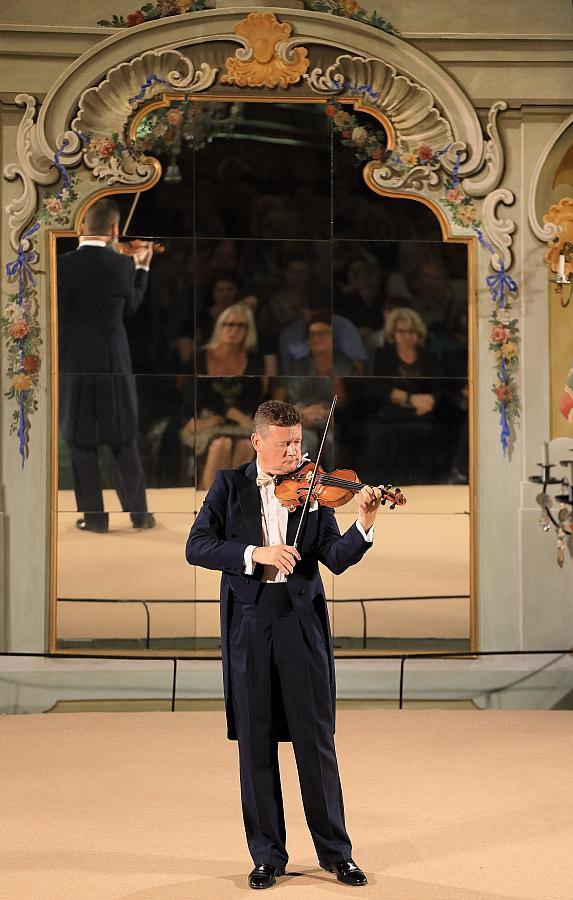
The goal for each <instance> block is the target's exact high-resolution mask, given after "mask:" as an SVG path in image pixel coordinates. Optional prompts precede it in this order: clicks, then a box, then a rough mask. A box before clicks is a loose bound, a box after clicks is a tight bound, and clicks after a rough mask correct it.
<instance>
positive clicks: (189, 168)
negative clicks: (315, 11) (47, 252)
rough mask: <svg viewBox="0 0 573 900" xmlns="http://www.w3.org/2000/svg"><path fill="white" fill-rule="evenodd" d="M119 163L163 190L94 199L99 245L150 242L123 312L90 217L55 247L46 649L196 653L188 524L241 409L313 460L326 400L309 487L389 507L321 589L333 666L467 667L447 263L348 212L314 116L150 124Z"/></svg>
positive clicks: (191, 111) (334, 160)
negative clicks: (267, 404)
mask: <svg viewBox="0 0 573 900" xmlns="http://www.w3.org/2000/svg"><path fill="white" fill-rule="evenodd" d="M356 115H357V116H358V117H359V120H361V121H362V119H363V120H364V121H366V118H367V117H366V114H365V113H356ZM369 121H370V122H372V121H373V120H372V119H371V118H370V119H369ZM137 140H138V141H139V142H140V143H141V145H142V146H143V147H145V148H147V150H148V151H149V153H151V154H153V155H154V156H156V157H157V158H158V159H160V161H161V163H162V175H161V178H160V179H159V181H158V183H157V184H156V185H155V186H154V187H153V188H152V189H150V190H148V191H145V192H143V193H141V195H138V196H136V195H133V194H127V193H122V194H118V195H117V196H115V197H113V198H112V199H114V200H115V201H116V203H117V204H118V206H119V210H120V214H121V218H120V223H119V231H120V232H125V235H124V237H122V238H121V239H120V246H121V243H122V242H123V241H124V238H125V239H127V238H129V239H133V240H136V239H145V240H147V239H153V240H154V242H156V246H155V252H154V254H153V257H152V258H151V261H150V264H149V272H146V264H145V260H144V261H143V262H142V254H141V252H140V251H138V250H137V248H135V256H132V258H131V259H126V261H125V267H126V277H127V276H128V275H129V277H130V278H131V279H132V281H133V282H134V283H136V284H137V289H136V291H135V295H134V299H133V300H132V302H131V303H126V302H124V301H122V302H121V303H120V304H119V305H118V303H117V302H116V301H117V298H114V297H113V296H111V295H110V290H111V288H109V286H108V282H107V281H106V278H107V277H108V276H107V274H106V266H105V262H104V260H103V257H102V252H103V253H104V255H105V254H107V253H109V252H111V251H110V250H109V249H104V248H101V247H99V246H98V236H99V231H98V227H99V226H98V223H97V221H96V222H95V224H94V223H93V222H92V224H91V226H90V227H86V223H88V222H89V221H90V213H89V210H88V211H87V213H86V217H85V219H84V231H86V233H87V234H86V236H87V238H88V240H87V243H86V242H85V241H84V242H82V246H81V248H79V249H78V237H77V236H73V235H70V234H67V235H64V236H59V237H57V238H54V240H55V241H56V253H55V254H54V256H55V259H56V267H57V272H56V273H55V275H56V276H57V280H58V286H59V288H58V301H57V302H58V310H57V313H58V339H59V359H58V373H59V374H58V378H59V391H58V394H59V411H58V421H57V422H54V427H57V428H58V483H57V510H58V536H57V579H56V597H55V598H54V603H53V612H54V614H55V615H56V617H57V619H56V621H57V648H58V649H70V650H78V649H90V650H98V651H101V650H103V651H107V650H109V651H110V652H114V651H115V652H118V651H120V650H121V651H126V650H138V651H139V650H143V649H149V650H152V651H154V652H157V651H166V652H167V651H169V652H172V651H177V652H184V653H185V652H189V653H190V654H201V653H204V654H213V653H216V652H217V651H218V647H219V622H218V580H219V579H218V575H217V573H212V572H207V571H205V570H199V569H197V570H195V569H193V568H191V567H189V566H188V565H187V563H186V562H185V559H184V552H183V551H184V544H185V539H186V536H187V533H188V530H189V527H190V525H191V523H192V521H193V518H194V516H195V515H196V512H197V510H198V509H199V508H200V505H201V502H202V499H203V497H204V496H205V492H206V490H207V489H208V488H209V485H210V484H211V482H212V480H213V477H214V474H215V472H216V471H217V469H218V468H220V467H228V466H233V465H237V464H238V463H240V462H243V461H246V460H248V459H250V458H251V454H252V449H251V445H250V441H249V435H250V430H251V429H250V422H251V418H252V415H253V412H254V410H255V409H256V407H257V405H258V404H259V402H261V400H262V399H265V398H270V397H275V398H281V399H288V400H290V401H292V402H293V403H295V404H296V405H297V406H298V407H299V408H300V409H301V411H302V413H303V418H304V423H305V431H304V434H305V448H304V449H306V450H307V451H308V452H309V454H311V455H312V454H313V453H314V452H315V451H316V448H317V444H318V441H319V437H320V435H321V432H322V428H323V425H324V422H325V419H326V414H327V411H328V408H329V406H330V403H331V400H332V397H333V394H334V392H336V393H337V395H338V404H337V409H336V414H335V421H334V427H333V428H332V431H331V433H330V435H329V438H328V442H327V445H326V450H325V458H324V463H325V467H326V468H328V469H330V468H334V467H338V468H351V469H355V470H356V471H357V472H358V474H359V476H360V477H361V479H362V480H364V481H369V482H371V483H374V484H378V483H382V482H383V483H385V484H392V485H398V486H400V487H401V488H402V489H403V491H404V493H405V494H406V496H407V501H408V502H407V505H406V507H404V508H402V509H397V510H395V511H394V512H390V511H386V512H385V513H384V514H383V515H382V516H381V518H380V520H379V523H378V524H377V526H376V536H375V546H374V549H373V550H372V552H370V553H369V554H368V556H367V557H366V558H365V559H364V560H363V562H362V563H361V565H360V567H359V568H358V569H355V570H353V572H352V573H349V574H348V575H344V576H341V577H338V578H333V577H332V576H331V575H329V574H328V573H326V572H324V573H323V577H324V581H325V585H326V588H327V593H328V600H329V601H330V614H331V619H332V627H333V634H334V642H335V647H336V651H337V652H338V653H339V654H341V655H343V654H359V653H365V652H366V653H373V652H380V653H384V652H394V651H400V650H413V649H420V650H444V649H451V650H460V649H469V648H470V646H471V637H472V626H471V623H472V603H471V597H470V594H471V589H470V585H471V583H472V575H471V572H472V559H471V552H470V551H471V543H472V517H471V492H470V485H469V477H468V475H469V468H470V467H469V459H470V457H471V446H470V440H469V437H468V435H469V433H470V428H469V414H468V409H469V407H470V403H471V397H470V390H469V385H470V379H469V377H468V372H469V369H470V348H469V342H468V329H469V328H471V310H472V309H473V307H472V304H471V303H470V300H469V298H470V297H471V285H470V284H469V283H468V245H467V244H466V243H465V242H459V241H458V242H446V241H444V240H443V236H442V231H441V228H440V222H439V219H438V217H437V215H436V214H435V213H434V211H433V210H432V209H430V208H428V206H427V205H425V204H423V203H419V202H416V201H414V200H412V199H406V198H404V199H401V198H395V197H392V198H390V197H385V196H381V195H380V194H379V193H376V192H374V191H373V190H371V189H370V188H369V187H368V185H367V184H366V182H365V179H364V177H363V172H362V168H363V167H362V166H361V165H360V164H359V163H357V160H356V158H355V154H354V149H353V148H352V146H347V144H349V143H350V142H348V141H344V140H342V141H341V140H340V137H339V134H338V133H337V132H336V130H335V129H334V128H333V124H332V120H331V118H329V117H328V116H326V115H325V107H324V104H323V103H318V102H317V103H308V102H307V103H296V102H293V103H290V102H275V103H272V104H270V103H259V102H251V101H247V102H242V101H241V102H239V101H236V102H225V103H223V102H208V101H200V102H197V101H193V102H192V103H190V102H187V103H185V102H183V103H182V102H180V101H173V102H171V104H170V105H164V106H162V107H159V108H157V109H155V110H154V111H153V112H151V113H149V112H148V113H147V114H146V116H145V118H143V119H141V120H140V122H139V124H138V126H137ZM134 197H135V199H134ZM94 209H95V207H94ZM126 225H127V227H126ZM99 230H101V228H100V229H99ZM94 238H95V243H94ZM133 249H134V248H133V247H132V248H131V250H132V251H133ZM82 254H83V256H81V255H82ZM86 254H88V255H89V256H90V264H89V266H86V256H85V255H86ZM80 257H81V259H80ZM78 259H80V263H81V264H80V263H79V262H78ZM129 267H131V268H129ZM135 267H137V268H136V271H135V272H134V271H133V269H134V268H135ZM128 269H129V272H128ZM86 273H88V274H86ZM106 292H107V293H106ZM111 293H113V291H111ZM112 345H113V346H112ZM110 347H112V349H110ZM112 357H113V358H112ZM354 517H355V506H354V502H352V503H351V504H349V505H348V506H345V507H341V508H340V509H339V510H337V518H338V521H339V524H340V527H341V529H346V528H347V527H348V526H349V525H350V524H351V523H352V521H353V520H354Z"/></svg>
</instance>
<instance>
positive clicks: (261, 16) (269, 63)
mask: <svg viewBox="0 0 573 900" xmlns="http://www.w3.org/2000/svg"><path fill="white" fill-rule="evenodd" d="M235 33H236V34H238V35H239V36H240V37H242V38H244V42H245V45H244V47H242V48H239V49H238V50H236V51H235V55H234V56H232V57H229V59H227V62H226V72H225V74H224V75H222V76H221V83H222V84H235V85H236V86H237V87H265V88H269V89H272V88H276V87H280V88H283V89H284V88H287V87H288V86H289V85H291V84H296V83H297V82H298V81H300V79H301V77H302V76H303V75H304V74H305V73H306V71H307V69H308V50H307V49H306V48H305V47H292V46H289V42H288V38H289V37H290V35H291V33H292V25H290V24H289V23H288V22H279V21H278V20H277V18H276V17H275V16H274V15H273V13H251V14H250V15H248V16H247V18H246V19H243V21H242V22H239V23H238V24H237V25H236V26H235Z"/></svg>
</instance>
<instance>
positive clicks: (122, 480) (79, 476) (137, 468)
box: [70, 441, 147, 526]
mask: <svg viewBox="0 0 573 900" xmlns="http://www.w3.org/2000/svg"><path fill="white" fill-rule="evenodd" d="M108 451H109V453H108V455H109V460H110V464H111V470H112V476H113V483H114V486H115V490H116V492H117V495H118V497H119V500H120V503H121V508H122V509H123V511H124V512H129V513H131V521H132V522H133V524H134V525H136V524H140V523H141V522H142V521H143V520H144V519H145V516H146V512H147V500H146V497H145V477H144V474H143V466H142V465H141V459H140V457H139V450H138V449H137V444H136V443H135V441H133V443H131V444H125V445H119V446H116V447H109V448H108ZM70 453H71V458H72V472H73V477H74V491H75V494H76V503H77V507H78V510H79V512H83V513H84V518H85V519H86V522H88V523H90V524H93V525H96V524H99V525H102V526H105V525H107V521H108V514H107V513H106V512H104V511H103V494H102V484H101V475H100V470H99V464H98V451H97V447H79V446H78V445H77V444H70Z"/></svg>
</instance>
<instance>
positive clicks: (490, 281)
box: [485, 263, 517, 309]
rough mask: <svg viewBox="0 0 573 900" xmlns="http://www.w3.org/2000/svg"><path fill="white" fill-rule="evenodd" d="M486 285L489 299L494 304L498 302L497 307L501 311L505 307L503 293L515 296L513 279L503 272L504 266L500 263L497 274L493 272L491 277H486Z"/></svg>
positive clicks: (515, 287)
mask: <svg viewBox="0 0 573 900" xmlns="http://www.w3.org/2000/svg"><path fill="white" fill-rule="evenodd" d="M485 281H486V284H487V286H488V288H489V289H490V291H491V299H492V301H493V302H494V303H497V302H498V301H499V305H500V306H501V308H502V309H503V308H504V306H505V292H506V290H507V291H509V293H510V294H515V292H516V291H517V284H516V283H515V281H514V280H513V278H512V277H511V276H510V275H508V274H507V272H506V271H505V266H504V264H503V263H502V264H501V268H500V270H499V272H494V273H493V275H488V276H487V277H486V280H485Z"/></svg>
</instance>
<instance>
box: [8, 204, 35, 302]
mask: <svg viewBox="0 0 573 900" xmlns="http://www.w3.org/2000/svg"><path fill="white" fill-rule="evenodd" d="M39 227H40V223H39V222H35V223H34V225H33V226H32V227H31V228H29V229H28V231H26V232H24V234H23V235H22V237H21V238H20V242H19V244H18V255H17V256H16V259H14V260H12V262H9V263H6V275H7V276H8V278H14V277H15V276H16V275H17V276H18V306H21V304H22V301H23V299H24V286H25V285H24V282H25V280H29V281H30V283H31V285H32V287H36V279H35V277H34V273H33V271H32V268H31V267H32V265H33V264H34V263H35V262H36V261H37V259H38V254H37V253H36V251H35V250H33V249H32V248H30V249H29V250H24V241H25V240H26V239H27V238H29V237H31V236H32V235H33V234H35V233H36V231H37V230H38V228H39Z"/></svg>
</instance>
